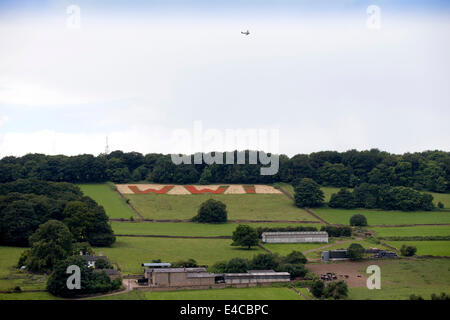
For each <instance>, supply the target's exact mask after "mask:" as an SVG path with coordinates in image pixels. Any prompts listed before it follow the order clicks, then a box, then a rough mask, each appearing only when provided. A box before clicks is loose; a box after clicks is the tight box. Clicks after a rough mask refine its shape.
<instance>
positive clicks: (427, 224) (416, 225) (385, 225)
mask: <svg viewBox="0 0 450 320" xmlns="http://www.w3.org/2000/svg"><path fill="white" fill-rule="evenodd" d="M427 226H450V223H417V224H380V225H368V226H367V227H369V228H401V227H427Z"/></svg>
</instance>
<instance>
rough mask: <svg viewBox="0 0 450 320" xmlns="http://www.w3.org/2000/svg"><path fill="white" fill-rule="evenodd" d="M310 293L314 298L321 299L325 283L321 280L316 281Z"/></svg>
mask: <svg viewBox="0 0 450 320" xmlns="http://www.w3.org/2000/svg"><path fill="white" fill-rule="evenodd" d="M311 293H312V294H313V296H314V297H316V298H321V297H323V295H324V293H325V283H324V282H323V281H322V280H316V281H314V282H313V284H312V286H311Z"/></svg>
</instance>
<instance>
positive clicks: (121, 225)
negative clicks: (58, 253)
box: [111, 221, 321, 237]
mask: <svg viewBox="0 0 450 320" xmlns="http://www.w3.org/2000/svg"><path fill="white" fill-rule="evenodd" d="M242 224H247V225H249V226H251V227H253V228H257V227H288V226H293V225H294V226H302V225H303V226H309V227H316V228H317V229H318V230H319V229H320V227H321V224H316V223H314V224H313V223H308V224H297V223H296V224H289V223H242ZM238 225H239V224H238V223H223V224H204V223H191V222H116V221H113V222H111V226H112V228H113V230H114V233H115V234H123V235H169V236H194V237H195V236H201V237H215V236H231V235H232V234H233V231H234V230H235V229H236V227H237V226H238Z"/></svg>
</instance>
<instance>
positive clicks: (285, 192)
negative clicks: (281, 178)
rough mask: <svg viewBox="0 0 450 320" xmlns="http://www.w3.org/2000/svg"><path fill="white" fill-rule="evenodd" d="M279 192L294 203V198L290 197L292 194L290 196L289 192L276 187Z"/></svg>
mask: <svg viewBox="0 0 450 320" xmlns="http://www.w3.org/2000/svg"><path fill="white" fill-rule="evenodd" d="M278 188H279V190H280V191H281V192H282V193H283V194H284V195H285V196H286V197H288V198H289V199H291V200H293V201H295V198H294V197H293V196H292V194H290V193H289V192H287V191H286V190H284V189H283V187H281V186H278Z"/></svg>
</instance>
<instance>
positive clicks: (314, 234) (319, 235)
mask: <svg viewBox="0 0 450 320" xmlns="http://www.w3.org/2000/svg"><path fill="white" fill-rule="evenodd" d="M261 237H262V242H264V243H308V242H309V243H310V242H319V243H328V233H327V232H325V231H294V232H263V234H262V235H261Z"/></svg>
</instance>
